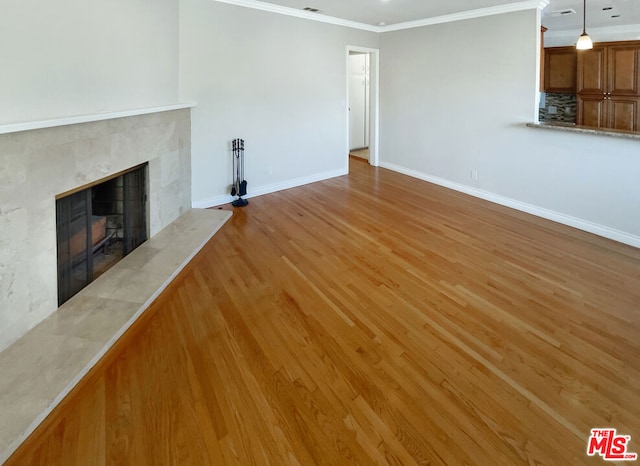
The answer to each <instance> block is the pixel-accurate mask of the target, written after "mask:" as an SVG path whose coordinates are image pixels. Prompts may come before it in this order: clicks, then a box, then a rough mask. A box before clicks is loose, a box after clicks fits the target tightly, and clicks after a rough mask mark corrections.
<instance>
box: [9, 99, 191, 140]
mask: <svg viewBox="0 0 640 466" xmlns="http://www.w3.org/2000/svg"><path fill="white" fill-rule="evenodd" d="M196 105H197V103H196V102H185V103H179V104H172V105H164V106H162V107H147V108H136V109H130V110H118V111H113V112H104V113H92V114H87V115H74V116H68V117H62V118H54V119H50V120H39V121H26V122H22V123H13V124H7V125H0V134H8V133H17V132H19V131H29V130H33V129H42V128H53V127H55V126H65V125H75V124H77V123H89V122H92V121H101V120H110V119H112V118H123V117H130V116H136V115H146V114H149V113H157V112H168V111H170V110H181V109H184V108H193V107H195V106H196Z"/></svg>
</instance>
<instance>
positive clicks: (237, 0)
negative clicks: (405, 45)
mask: <svg viewBox="0 0 640 466" xmlns="http://www.w3.org/2000/svg"><path fill="white" fill-rule="evenodd" d="M214 1H215V2H219V3H228V4H230V5H237V6H243V7H246V8H252V9H254V10H262V11H268V12H270V13H278V14H280V15H285V16H293V17H295V18H302V19H309V20H311V21H318V22H320V23H328V24H334V25H336V26H346V27H349V28H354V29H362V30H364V31H370V32H380V27H379V26H372V25H370V24H364V23H358V22H357V21H348V20H346V19H341V18H336V17H334V16H327V15H323V14H319V13H312V12H308V11H304V10H297V9H295V8H290V7H287V6H281V5H274V4H273V3H265V2H260V1H258V0H214Z"/></svg>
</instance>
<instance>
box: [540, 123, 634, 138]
mask: <svg viewBox="0 0 640 466" xmlns="http://www.w3.org/2000/svg"><path fill="white" fill-rule="evenodd" d="M527 126H528V127H529V128H542V129H548V130H553V131H566V132H570V133H583V134H595V135H599V136H610V137H615V138H623V139H637V140H640V132H637V131H623V130H619V129H601V128H592V127H588V126H576V125H575V124H572V123H561V122H549V123H544V122H541V123H527Z"/></svg>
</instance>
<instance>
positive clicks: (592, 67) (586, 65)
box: [578, 46, 608, 94]
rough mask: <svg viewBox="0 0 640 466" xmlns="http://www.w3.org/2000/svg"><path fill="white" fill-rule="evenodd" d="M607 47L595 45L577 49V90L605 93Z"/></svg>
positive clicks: (588, 92) (587, 92)
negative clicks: (587, 48) (589, 47)
mask: <svg viewBox="0 0 640 466" xmlns="http://www.w3.org/2000/svg"><path fill="white" fill-rule="evenodd" d="M606 64H607V49H606V48H605V47H599V46H595V47H594V48H593V49H592V50H580V51H578V92H581V93H586V94H605V93H606V92H608V91H607V72H606V70H607V65H606Z"/></svg>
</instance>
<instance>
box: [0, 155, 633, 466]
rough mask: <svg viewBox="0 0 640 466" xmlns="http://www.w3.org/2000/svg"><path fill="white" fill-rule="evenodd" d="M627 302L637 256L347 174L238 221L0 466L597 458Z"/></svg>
mask: <svg viewBox="0 0 640 466" xmlns="http://www.w3.org/2000/svg"><path fill="white" fill-rule="evenodd" d="M179 240H180V238H176V241H179ZM639 307H640V250H638V249H634V248H632V247H629V246H625V245H622V244H618V243H615V242H613V241H609V240H606V239H602V238H599V237H596V236H593V235H590V234H588V233H584V232H581V231H578V230H574V229H571V228H568V227H565V226H562V225H558V224H554V223H552V222H549V221H545V220H541V219H539V218H535V217H532V216H529V215H526V214H523V213H519V212H516V211H512V210H509V209H507V208H504V207H500V206H497V205H494V204H490V203H487V202H484V201H481V200H478V199H475V198H472V197H468V196H465V195H463V194H460V193H456V192H453V191H449V190H446V189H444V188H441V187H437V186H433V185H430V184H428V183H425V182H422V181H419V180H415V179H412V178H408V177H406V176H402V175H399V174H396V173H393V172H390V171H387V170H384V169H376V168H372V167H370V166H369V165H368V164H366V163H362V162H358V161H352V162H351V174H350V175H349V176H343V177H339V178H335V179H331V180H327V181H323V182H319V183H314V184H311V185H307V186H304V187H300V188H295V189H290V190H286V191H282V192H278V193H275V194H270V195H266V196H261V197H258V198H253V199H251V200H250V204H249V206H248V207H245V208H244V209H236V210H235V212H234V216H233V218H232V219H231V220H230V221H229V222H228V223H227V224H226V225H225V226H224V227H223V228H222V229H221V230H220V231H219V232H218V233H217V234H216V235H215V237H214V238H213V239H212V240H211V241H210V242H209V243H208V245H207V246H205V248H204V249H203V250H202V251H201V253H200V254H199V255H198V256H196V258H195V259H194V260H193V261H192V262H191V264H190V265H188V266H187V267H186V268H185V270H184V271H183V272H182V273H181V274H180V275H179V276H178V277H177V278H176V280H175V281H174V283H173V284H172V285H170V286H169V288H168V289H167V290H166V291H165V292H164V293H163V294H162V295H161V297H160V298H159V299H158V300H157V301H156V303H155V304H154V305H152V307H151V308H150V309H149V310H148V312H147V314H145V316H143V318H142V319H141V320H140V322H139V324H138V325H136V326H135V328H133V329H132V330H131V331H130V332H129V333H128V334H127V335H125V336H124V337H123V339H122V340H121V341H120V342H119V344H118V345H116V347H114V349H113V350H112V351H111V352H110V353H109V354H108V355H107V356H106V357H105V359H104V360H103V361H102V362H101V363H99V364H98V366H96V368H95V370H94V371H93V372H92V373H91V374H90V375H89V376H88V377H87V378H86V379H85V380H84V382H83V383H81V385H80V386H79V387H78V389H77V390H75V391H74V392H73V393H72V394H71V395H70V396H69V397H68V399H67V400H65V401H64V402H63V404H62V405H61V406H60V407H59V408H58V409H57V410H56V411H54V413H53V414H52V416H51V417H50V419H49V420H47V421H45V423H44V424H43V426H42V427H41V428H40V429H38V430H37V431H36V432H35V433H34V434H33V436H32V437H31V438H30V439H28V440H27V442H26V443H25V444H24V445H23V447H22V448H21V449H20V450H18V451H17V452H16V454H15V455H14V456H13V457H12V459H10V460H9V462H8V463H7V464H9V465H26V464H28V465H58V464H63V465H83V466H84V465H154V466H155V465H178V464H180V465H208V464H221V465H222V464H229V465H234V464H238V465H251V464H273V465H311V464H330V465H347V464H354V465H369V464H396V465H397V464H405V465H412V464H421V465H427V464H431V465H464V464H468V465H520V464H522V465H525V464H529V465H534V464H535V465H542V464H548V465H552V464H557V465H576V464H603V461H602V459H600V458H589V457H587V455H586V447H587V438H588V436H589V432H590V429H592V428H596V427H615V428H616V429H617V430H618V433H622V434H627V435H631V442H630V444H629V451H635V452H639V451H640V309H639Z"/></svg>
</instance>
